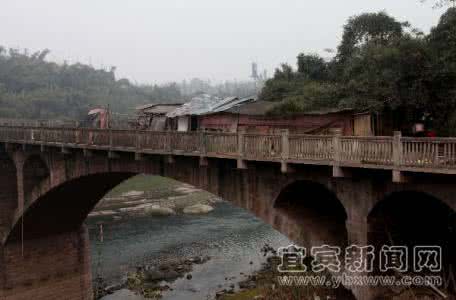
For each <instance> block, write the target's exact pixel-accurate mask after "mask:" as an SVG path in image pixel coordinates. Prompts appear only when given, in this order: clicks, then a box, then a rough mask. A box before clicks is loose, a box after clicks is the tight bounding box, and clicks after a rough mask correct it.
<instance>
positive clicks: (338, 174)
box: [332, 129, 347, 178]
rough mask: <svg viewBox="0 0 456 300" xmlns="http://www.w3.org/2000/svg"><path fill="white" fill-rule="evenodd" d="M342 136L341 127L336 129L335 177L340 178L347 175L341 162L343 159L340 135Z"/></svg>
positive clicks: (334, 132)
mask: <svg viewBox="0 0 456 300" xmlns="http://www.w3.org/2000/svg"><path fill="white" fill-rule="evenodd" d="M341 136H342V130H341V129H334V130H333V140H332V144H333V145H332V146H333V177H336V178H340V177H345V176H347V174H345V172H344V170H342V168H341V166H340V164H341V161H342V144H341V141H340V137H341Z"/></svg>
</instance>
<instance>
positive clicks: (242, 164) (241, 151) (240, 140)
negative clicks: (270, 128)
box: [237, 131, 247, 169]
mask: <svg viewBox="0 0 456 300" xmlns="http://www.w3.org/2000/svg"><path fill="white" fill-rule="evenodd" d="M244 138H245V137H244V131H238V138H237V142H238V145H237V146H238V159H237V167H238V169H246V168H247V166H246V164H245V161H244Z"/></svg>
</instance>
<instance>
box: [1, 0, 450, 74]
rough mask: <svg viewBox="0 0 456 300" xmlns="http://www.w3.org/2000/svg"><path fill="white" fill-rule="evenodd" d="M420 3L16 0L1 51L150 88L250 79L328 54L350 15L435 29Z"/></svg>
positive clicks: (6, 5)
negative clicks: (300, 58)
mask: <svg viewBox="0 0 456 300" xmlns="http://www.w3.org/2000/svg"><path fill="white" fill-rule="evenodd" d="M431 7H432V4H431V3H425V4H423V3H421V2H420V1H419V0H376V1H373V0H344V1H340V0H338V1H307V0H223V1H222V0H122V1H121V0H73V1H69V0H68V1H67V0H40V1H34V0H28V1H25V0H10V1H2V5H1V10H0V45H4V46H7V47H19V48H29V49H30V50H31V51H36V50H40V49H44V48H48V49H50V50H51V53H52V56H51V57H50V58H51V59H53V60H57V61H63V60H65V59H66V60H68V61H70V62H75V61H81V62H84V63H91V64H93V65H94V66H97V67H100V66H105V67H108V66H116V67H117V74H118V77H127V78H129V79H130V80H133V81H136V82H141V83H153V82H158V83H162V82H168V81H181V80H183V79H189V78H192V77H201V78H205V79H212V80H218V81H220V80H232V79H237V80H244V79H247V78H248V76H249V75H250V64H251V62H252V61H257V62H258V64H259V68H260V69H267V70H268V72H269V74H271V73H272V71H273V70H274V68H275V67H276V66H278V65H279V64H280V63H282V62H289V63H291V64H293V65H294V64H295V58H296V55H297V54H298V53H299V52H302V51H305V52H316V53H320V54H322V55H326V56H327V54H326V53H325V52H324V51H323V49H325V48H335V47H336V46H337V44H338V43H339V41H340V38H341V35H342V26H343V24H344V23H345V22H346V20H347V18H348V17H350V16H352V15H355V14H360V13H362V12H376V11H380V10H386V11H387V12H388V13H389V14H391V15H393V16H394V17H396V18H397V19H399V20H400V21H405V20H408V21H410V22H411V23H412V25H413V26H415V27H417V28H420V29H421V30H423V31H425V32H428V31H429V29H430V28H431V27H432V26H434V25H435V24H436V23H437V22H438V19H439V16H440V15H441V14H442V10H434V9H432V8H431Z"/></svg>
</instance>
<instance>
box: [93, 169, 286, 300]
mask: <svg viewBox="0 0 456 300" xmlns="http://www.w3.org/2000/svg"><path fill="white" fill-rule="evenodd" d="M133 179H134V180H133V182H126V184H128V186H127V187H122V185H120V186H119V187H118V188H116V189H115V190H113V191H112V192H111V193H109V194H108V195H107V197H106V198H107V199H110V198H117V199H119V198H122V200H116V201H112V200H111V201H109V200H108V201H105V202H102V203H101V204H100V205H99V206H97V208H96V210H95V212H97V211H98V212H101V211H115V214H95V215H92V216H91V217H90V218H89V219H88V222H87V223H88V227H89V233H90V238H91V245H92V270H93V278H94V286H97V287H100V288H101V289H103V290H104V292H103V293H112V294H110V295H107V296H105V297H104V298H103V300H124V299H131V300H143V299H146V298H145V297H144V296H148V297H149V295H152V297H155V298H158V297H162V298H161V299H163V300H184V299H185V300H201V299H204V300H206V299H215V297H216V293H217V292H218V291H220V290H223V289H226V290H230V289H232V288H235V289H238V282H239V281H243V280H245V279H246V275H248V274H252V273H253V272H255V271H257V270H258V269H260V268H261V263H262V262H263V261H264V258H263V256H262V253H261V251H260V249H261V248H262V246H263V245H264V243H270V244H273V245H276V246H279V245H287V243H288V240H287V239H286V238H285V237H284V236H282V235H281V234H279V233H278V232H276V231H274V230H273V229H272V228H271V227H270V226H269V225H267V224H264V223H263V222H261V221H260V220H258V219H256V218H255V217H253V216H252V215H250V214H249V213H248V212H246V211H244V210H242V209H240V208H236V207H233V206H232V205H231V204H229V203H226V202H223V201H222V202H219V199H214V196H213V195H211V194H208V193H206V192H204V191H200V190H198V189H194V188H193V187H190V186H187V185H183V184H181V183H179V182H175V181H168V180H167V179H164V178H153V179H151V178H142V177H139V178H136V177H135V178H133ZM151 183H153V184H152V185H151ZM182 188H184V189H182ZM189 191H190V192H189ZM183 196H185V197H187V199H185V197H183ZM127 198H128V199H127ZM170 198H171V201H173V199H174V200H175V203H174V204H175V207H178V208H177V209H175V210H174V209H173V210H174V211H175V214H170V215H158V214H157V215H156V214H144V213H141V211H140V210H136V209H131V210H121V208H123V207H127V208H128V207H137V206H138V205H142V204H145V203H144V202H146V201H147V204H152V203H154V204H155V203H157V202H163V205H162V206H161V207H165V205H167V204H168V203H165V202H167V201H168V200H169V199H170ZM176 198H177V200H176ZM143 199H146V200H145V201H143ZM165 199H166V200H165ZM194 204H208V205H210V206H211V207H212V208H213V210H211V211H209V212H207V213H201V214H188V213H185V212H184V208H185V207H189V206H190V207H191V206H193V205H194ZM100 224H103V226H102V228H103V241H102V242H101V241H100ZM208 257H210V259H209V260H207V258H208ZM199 258H201V262H198V261H199ZM191 261H193V262H192V263H191V264H190V262H191ZM170 262H172V263H171V264H170ZM166 266H168V267H166ZM156 271H159V272H158V273H157V272H156ZM152 275H153V276H152ZM176 275H177V277H176ZM152 278H154V280H151V279H152ZM129 283H130V284H129ZM100 295H101V293H100ZM149 299H153V298H149Z"/></svg>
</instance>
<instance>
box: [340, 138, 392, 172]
mask: <svg viewBox="0 0 456 300" xmlns="http://www.w3.org/2000/svg"><path fill="white" fill-rule="evenodd" d="M340 161H342V162H350V163H360V164H380V165H392V164H393V163H394V162H393V138H392V137H345V136H344V137H341V138H340Z"/></svg>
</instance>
